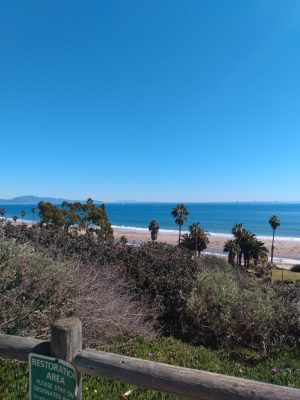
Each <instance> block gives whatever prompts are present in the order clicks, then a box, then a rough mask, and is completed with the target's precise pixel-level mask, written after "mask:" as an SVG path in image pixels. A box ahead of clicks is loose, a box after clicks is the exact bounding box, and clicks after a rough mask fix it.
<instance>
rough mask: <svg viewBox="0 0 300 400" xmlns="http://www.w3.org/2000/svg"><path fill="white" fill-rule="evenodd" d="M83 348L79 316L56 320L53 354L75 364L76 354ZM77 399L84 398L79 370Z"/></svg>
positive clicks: (52, 335) (53, 335)
mask: <svg viewBox="0 0 300 400" xmlns="http://www.w3.org/2000/svg"><path fill="white" fill-rule="evenodd" d="M81 350H82V328H81V322H80V320H79V319H78V318H74V317H72V318H63V319H60V320H58V321H57V322H55V324H54V325H53V327H52V332H51V355H52V357H56V358H59V359H61V360H64V361H66V362H68V363H70V364H72V365H74V358H75V356H76V355H77V354H78V353H79V352H80V351H81ZM77 385H78V392H77V399H78V400H81V399H82V379H81V374H80V373H78V372H77Z"/></svg>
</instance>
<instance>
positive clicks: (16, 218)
mask: <svg viewBox="0 0 300 400" xmlns="http://www.w3.org/2000/svg"><path fill="white" fill-rule="evenodd" d="M12 219H13V220H14V221H15V224H16V225H17V220H18V217H17V216H16V215H14V216H13V217H12Z"/></svg>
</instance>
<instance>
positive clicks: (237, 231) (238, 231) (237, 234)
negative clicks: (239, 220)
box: [231, 224, 245, 267]
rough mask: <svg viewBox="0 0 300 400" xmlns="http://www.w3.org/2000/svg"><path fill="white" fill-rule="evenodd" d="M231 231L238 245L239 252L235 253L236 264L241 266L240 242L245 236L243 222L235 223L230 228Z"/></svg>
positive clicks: (241, 252)
mask: <svg viewBox="0 0 300 400" xmlns="http://www.w3.org/2000/svg"><path fill="white" fill-rule="evenodd" d="M231 233H232V234H233V236H234V241H235V243H236V244H237V245H238V246H239V252H238V254H237V264H238V266H239V267H241V266H242V256H243V251H242V248H241V244H242V242H243V238H244V236H245V228H244V227H243V224H235V225H234V226H233V228H232V230H231Z"/></svg>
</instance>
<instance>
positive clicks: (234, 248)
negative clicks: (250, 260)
mask: <svg viewBox="0 0 300 400" xmlns="http://www.w3.org/2000/svg"><path fill="white" fill-rule="evenodd" d="M240 250H241V249H240V246H239V245H238V244H237V243H236V241H235V240H232V239H231V240H227V242H226V243H225V244H224V249H223V251H224V252H225V253H228V263H229V264H231V265H232V266H234V265H235V258H236V265H237V266H238V261H239V260H238V254H239V252H240Z"/></svg>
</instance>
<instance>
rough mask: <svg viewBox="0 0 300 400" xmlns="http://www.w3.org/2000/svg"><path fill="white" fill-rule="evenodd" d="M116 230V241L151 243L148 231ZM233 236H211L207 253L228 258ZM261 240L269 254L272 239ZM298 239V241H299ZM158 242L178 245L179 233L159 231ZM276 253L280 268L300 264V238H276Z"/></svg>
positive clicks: (215, 234)
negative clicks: (228, 243)
mask: <svg viewBox="0 0 300 400" xmlns="http://www.w3.org/2000/svg"><path fill="white" fill-rule="evenodd" d="M113 228H114V237H115V239H120V237H121V236H126V238H127V240H128V241H129V242H133V243H137V244H141V243H144V242H148V241H151V237H150V232H149V231H148V230H146V229H143V230H141V229H142V228H140V229H139V230H134V229H128V228H127V229H126V228H125V229H122V228H121V227H118V228H117V229H115V227H113ZM231 237H232V235H231V234H217V233H214V234H210V238H209V239H210V242H209V245H208V246H207V249H206V253H207V254H214V255H218V256H223V257H224V256H226V254H225V253H223V247H224V243H225V242H226V241H227V240H228V239H229V238H231ZM258 238H259V239H261V240H263V241H264V243H265V246H266V247H267V248H268V250H269V252H270V250H271V246H272V237H271V236H270V237H267V236H258ZM297 239H298V240H297ZM157 241H158V242H165V243H169V244H173V245H176V244H177V243H178V232H176V234H175V232H174V233H173V232H172V233H166V232H163V233H161V231H159V234H158V237H157ZM274 246H275V251H274V261H275V262H276V263H277V264H278V265H280V267H282V268H284V267H289V268H290V267H291V266H293V265H296V264H300V238H291V239H289V238H281V237H276V236H275V242H274Z"/></svg>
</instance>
